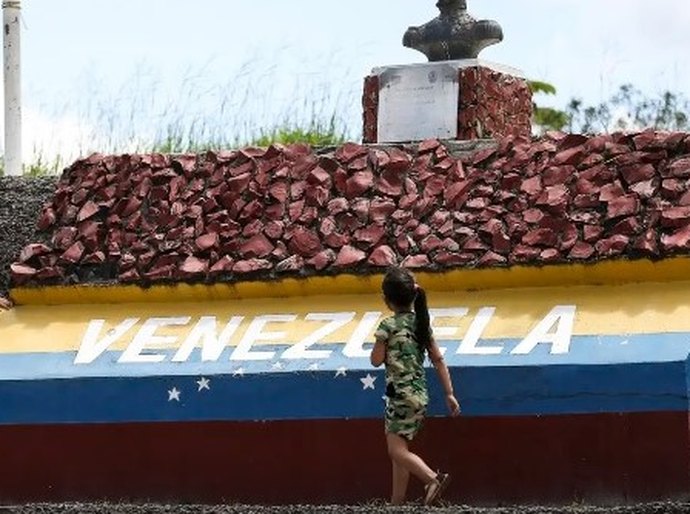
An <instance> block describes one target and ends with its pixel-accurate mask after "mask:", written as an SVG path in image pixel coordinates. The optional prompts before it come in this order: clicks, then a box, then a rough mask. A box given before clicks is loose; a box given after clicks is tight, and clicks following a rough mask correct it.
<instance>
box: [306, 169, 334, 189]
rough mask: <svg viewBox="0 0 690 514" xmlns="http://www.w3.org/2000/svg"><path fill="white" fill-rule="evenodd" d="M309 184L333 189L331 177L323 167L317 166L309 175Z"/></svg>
mask: <svg viewBox="0 0 690 514" xmlns="http://www.w3.org/2000/svg"><path fill="white" fill-rule="evenodd" d="M307 182H308V183H309V184H311V185H317V186H323V187H326V188H330V187H331V175H330V174H329V173H328V172H327V171H326V170H324V169H323V168H322V167H320V166H317V167H316V168H314V169H313V170H311V172H310V173H309V175H307Z"/></svg>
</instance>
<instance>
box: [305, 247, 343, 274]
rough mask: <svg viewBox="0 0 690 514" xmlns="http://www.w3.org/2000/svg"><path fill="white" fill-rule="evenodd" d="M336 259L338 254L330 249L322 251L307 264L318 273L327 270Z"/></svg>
mask: <svg viewBox="0 0 690 514" xmlns="http://www.w3.org/2000/svg"><path fill="white" fill-rule="evenodd" d="M335 259H336V254H335V252H334V251H333V250H331V249H330V248H327V249H326V250H322V251H320V252H319V253H317V254H316V255H315V256H314V257H312V258H311V259H309V260H308V261H307V264H309V265H311V266H313V267H314V268H315V269H316V270H317V271H321V270H323V269H326V268H327V267H328V266H329V265H330V264H331V263H332V262H333V261H335Z"/></svg>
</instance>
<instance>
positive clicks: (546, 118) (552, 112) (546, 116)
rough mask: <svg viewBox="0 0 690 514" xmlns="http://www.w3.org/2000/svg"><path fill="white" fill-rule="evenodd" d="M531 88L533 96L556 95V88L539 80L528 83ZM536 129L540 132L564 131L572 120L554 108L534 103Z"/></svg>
mask: <svg viewBox="0 0 690 514" xmlns="http://www.w3.org/2000/svg"><path fill="white" fill-rule="evenodd" d="M528 84H529V87H530V89H531V90H532V94H533V95H539V94H543V95H552V96H555V95H556V92H557V91H556V87H555V86H553V85H551V84H549V83H548V82H542V81H539V80H530V81H528ZM532 121H533V123H534V126H535V128H537V130H538V131H540V132H545V131H548V130H563V128H564V127H565V126H566V125H567V124H568V123H569V121H570V118H569V117H568V114H567V113H565V112H563V111H561V110H559V109H554V108H553V107H541V106H539V105H537V103H536V102H535V103H534V119H533V120H532Z"/></svg>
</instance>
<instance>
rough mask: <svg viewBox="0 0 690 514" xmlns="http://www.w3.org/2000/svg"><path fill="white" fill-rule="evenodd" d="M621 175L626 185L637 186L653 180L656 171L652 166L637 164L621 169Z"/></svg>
mask: <svg viewBox="0 0 690 514" xmlns="http://www.w3.org/2000/svg"><path fill="white" fill-rule="evenodd" d="M620 174H621V176H622V177H623V180H625V182H626V183H628V184H635V183H637V182H642V181H643V180H649V179H651V178H653V177H654V176H655V175H656V170H655V169H654V166H652V165H651V164H636V165H633V166H626V167H624V168H620Z"/></svg>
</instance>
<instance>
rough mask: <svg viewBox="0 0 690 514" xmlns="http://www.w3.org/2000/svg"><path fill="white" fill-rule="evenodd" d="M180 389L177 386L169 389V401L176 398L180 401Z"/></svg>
mask: <svg viewBox="0 0 690 514" xmlns="http://www.w3.org/2000/svg"><path fill="white" fill-rule="evenodd" d="M181 392H182V391H180V390H179V389H178V388H177V387H173V388H172V389H170V390H169V391H168V401H169V402H171V401H173V400H175V401H176V402H179V401H180V393H181Z"/></svg>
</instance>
